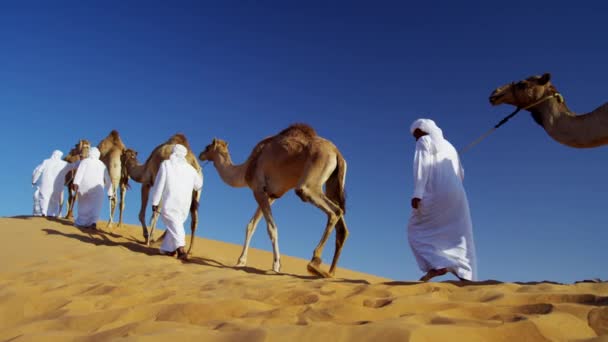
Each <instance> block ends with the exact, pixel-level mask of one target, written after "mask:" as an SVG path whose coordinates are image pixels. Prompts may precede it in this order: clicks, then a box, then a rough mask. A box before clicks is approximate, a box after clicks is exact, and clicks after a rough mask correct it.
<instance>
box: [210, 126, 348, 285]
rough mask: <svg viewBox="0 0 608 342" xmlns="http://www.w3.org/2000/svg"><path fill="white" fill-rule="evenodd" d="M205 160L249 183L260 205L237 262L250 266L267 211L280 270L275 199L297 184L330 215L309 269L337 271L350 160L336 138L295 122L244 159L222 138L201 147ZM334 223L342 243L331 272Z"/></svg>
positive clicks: (235, 181)
mask: <svg viewBox="0 0 608 342" xmlns="http://www.w3.org/2000/svg"><path fill="white" fill-rule="evenodd" d="M199 159H200V160H210V161H213V165H214V166H215V168H216V169H217V171H218V173H219V175H220V177H221V178H222V180H224V182H226V183H227V184H228V185H230V186H233V187H245V186H247V187H249V188H250V189H251V190H252V191H253V196H254V197H255V200H256V201H257V203H258V208H257V209H256V211H255V214H254V215H253V217H252V218H251V220H250V221H249V224H248V225H247V230H246V233H245V243H244V245H243V251H242V253H241V256H240V257H239V261H238V263H237V266H245V265H246V263H247V252H248V250H249V243H250V242H251V237H252V235H253V233H254V232H255V229H256V227H257V224H258V222H259V221H260V218H261V216H262V214H263V215H264V219H265V220H266V226H267V230H268V235H269V236H270V240H271V241H272V248H273V254H274V261H273V265H272V269H273V270H274V271H275V272H280V268H281V262H280V253H279V240H278V232H277V226H276V224H275V222H274V219H273V217H272V212H271V208H270V207H271V205H272V203H273V202H274V200H275V199H277V198H280V197H281V196H283V194H285V193H286V192H287V191H289V190H290V189H294V188H295V192H296V194H297V195H298V196H299V197H300V198H301V199H302V201H305V202H310V203H311V204H313V205H314V206H316V207H317V208H319V209H321V210H322V211H323V212H325V213H326V214H327V225H326V226H325V231H324V233H323V237H322V238H321V241H320V242H319V244H318V245H317V247H316V248H315V250H314V253H313V257H312V260H311V261H310V263H309V264H308V267H307V268H308V271H309V272H310V273H312V274H315V275H318V276H322V277H333V276H334V274H335V271H336V264H337V263H338V259H339V258H340V253H341V251H342V247H343V245H344V241H346V238H347V236H348V229H347V228H346V222H345V220H344V214H345V203H346V199H345V195H344V182H345V177H346V161H345V160H344V158H343V157H342V154H341V153H340V151H339V150H338V148H337V147H336V146H335V145H334V144H333V143H332V142H331V141H329V140H326V139H324V138H321V137H320V136H318V135H317V134H316V132H315V131H314V129H313V128H311V127H310V126H307V125H304V124H295V125H291V126H289V127H288V128H287V129H285V130H283V131H282V132H280V133H279V134H277V135H275V136H271V137H268V138H266V139H264V140H262V141H260V142H259V143H258V144H257V145H256V146H255V147H254V149H253V151H252V152H251V155H250V156H249V158H248V159H247V161H245V162H244V163H243V164H240V165H233V163H232V159H231V158H230V153H229V151H228V144H227V143H226V142H225V141H223V140H219V139H213V142H212V143H211V144H210V145H208V146H207V147H206V148H205V150H204V151H203V152H201V154H200V155H199ZM324 184H325V193H324V192H323V185H324ZM334 226H335V227H336V247H335V251H334V257H333V261H332V264H331V267H330V269H329V273H328V272H326V271H324V270H322V269H321V268H320V266H321V262H322V261H321V254H322V253H323V247H324V246H325V243H326V242H327V239H328V238H329V235H330V234H331V231H332V230H333V228H334Z"/></svg>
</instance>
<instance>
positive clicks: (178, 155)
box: [170, 144, 188, 162]
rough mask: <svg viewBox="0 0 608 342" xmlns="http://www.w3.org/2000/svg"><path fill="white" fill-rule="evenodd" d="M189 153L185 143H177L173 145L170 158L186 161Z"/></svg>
mask: <svg viewBox="0 0 608 342" xmlns="http://www.w3.org/2000/svg"><path fill="white" fill-rule="evenodd" d="M187 154H188V149H186V147H185V146H184V145H180V144H175V145H174V146H173V151H172V153H171V157H170V159H171V160H172V161H179V162H186V155H187Z"/></svg>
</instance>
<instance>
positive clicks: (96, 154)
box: [89, 147, 101, 159]
mask: <svg viewBox="0 0 608 342" xmlns="http://www.w3.org/2000/svg"><path fill="white" fill-rule="evenodd" d="M99 156H101V152H99V149H98V148H97V147H92V148H91V150H89V158H91V159H99Z"/></svg>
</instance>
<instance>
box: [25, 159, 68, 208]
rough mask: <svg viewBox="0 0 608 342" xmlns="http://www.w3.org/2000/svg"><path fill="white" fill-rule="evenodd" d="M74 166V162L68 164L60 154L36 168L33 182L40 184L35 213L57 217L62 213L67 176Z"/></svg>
mask: <svg viewBox="0 0 608 342" xmlns="http://www.w3.org/2000/svg"><path fill="white" fill-rule="evenodd" d="M73 168H74V165H73V164H68V163H67V162H66V161H64V160H61V158H60V157H59V156H53V157H51V158H49V159H46V160H45V161H44V162H42V164H40V165H39V166H38V167H37V168H36V170H34V175H33V177H32V183H36V184H37V186H38V189H37V190H38V191H37V194H36V192H35V193H34V202H35V204H34V208H35V209H34V215H37V214H39V215H44V216H52V217H56V216H59V215H60V214H61V213H60V210H61V204H62V203H63V187H64V184H65V176H66V174H67V173H68V171H70V170H72V169H73ZM36 197H37V199H36ZM36 202H37V203H36Z"/></svg>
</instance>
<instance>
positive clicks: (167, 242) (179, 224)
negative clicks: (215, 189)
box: [152, 156, 203, 252]
mask: <svg viewBox="0 0 608 342" xmlns="http://www.w3.org/2000/svg"><path fill="white" fill-rule="evenodd" d="M202 187H203V178H202V175H201V174H199V173H198V172H196V170H195V169H194V168H193V167H192V166H191V165H190V164H188V163H187V162H186V160H185V159H183V158H174V157H173V156H172V157H171V158H170V159H168V160H165V161H163V162H162V163H161V164H160V169H159V170H158V174H157V175H156V180H155V181H154V188H153V193H152V205H154V206H157V205H159V203H160V201H161V199H162V201H163V203H162V208H161V212H160V215H161V218H162V220H163V223H164V224H165V227H166V228H167V235H165V238H164V239H163V243H162V245H161V246H160V250H161V252H174V251H175V250H176V249H178V248H179V247H184V246H185V245H186V233H185V231H184V222H186V219H187V218H188V213H189V212H190V204H191V203H192V191H193V190H197V191H198V190H201V189H202Z"/></svg>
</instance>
